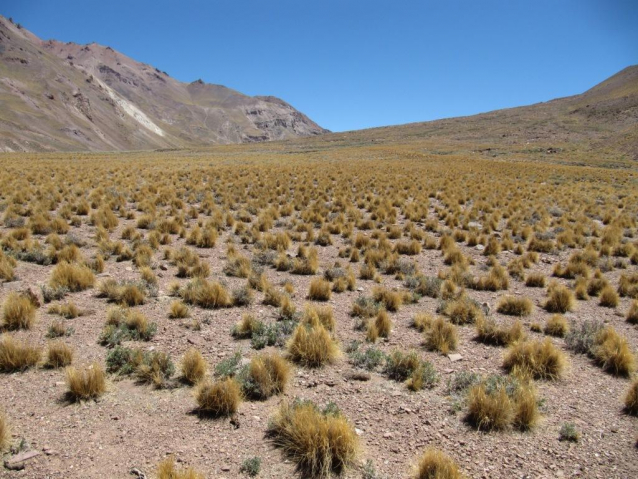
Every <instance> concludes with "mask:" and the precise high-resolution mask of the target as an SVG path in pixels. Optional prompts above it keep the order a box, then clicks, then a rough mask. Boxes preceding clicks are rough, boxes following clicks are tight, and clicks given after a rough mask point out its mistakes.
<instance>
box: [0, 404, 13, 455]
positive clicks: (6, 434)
mask: <svg viewBox="0 0 638 479" xmlns="http://www.w3.org/2000/svg"><path fill="white" fill-rule="evenodd" d="M10 442H11V429H10V427H9V420H8V419H7V416H6V414H5V413H4V411H2V410H0V453H2V452H3V451H4V450H5V449H8V448H9V443H10Z"/></svg>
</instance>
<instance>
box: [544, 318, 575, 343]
mask: <svg viewBox="0 0 638 479" xmlns="http://www.w3.org/2000/svg"><path fill="white" fill-rule="evenodd" d="M568 332H569V324H567V320H566V319H565V316H563V315H560V314H554V315H552V316H551V317H550V318H549V319H548V320H547V322H546V323H545V334H549V335H550V336H557V337H559V338H563V337H565V335H567V333H568Z"/></svg>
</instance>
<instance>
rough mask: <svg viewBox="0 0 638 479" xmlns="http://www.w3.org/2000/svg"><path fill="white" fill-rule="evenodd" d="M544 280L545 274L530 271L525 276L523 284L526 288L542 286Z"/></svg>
mask: <svg viewBox="0 0 638 479" xmlns="http://www.w3.org/2000/svg"><path fill="white" fill-rule="evenodd" d="M546 282H547V281H546V279H545V275H544V274H542V273H530V274H528V275H527V277H526V278H525V286H527V287H528V288H544V287H545V284H546Z"/></svg>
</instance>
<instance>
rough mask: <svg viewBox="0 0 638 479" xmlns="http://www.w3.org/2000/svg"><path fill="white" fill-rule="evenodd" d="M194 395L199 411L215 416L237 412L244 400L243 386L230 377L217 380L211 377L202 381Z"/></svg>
mask: <svg viewBox="0 0 638 479" xmlns="http://www.w3.org/2000/svg"><path fill="white" fill-rule="evenodd" d="M194 395H195V400H196V401H197V405H198V412H199V413H200V414H204V415H211V416H213V417H221V416H230V415H231V414H235V413H236V412H237V409H238V408H239V404H240V403H241V400H242V392H241V386H240V385H239V383H238V382H237V380H235V379H234V378H230V377H227V378H225V379H222V380H219V381H215V382H213V381H212V380H210V379H205V380H203V381H200V382H199V384H198V385H197V387H196V388H195V392H194Z"/></svg>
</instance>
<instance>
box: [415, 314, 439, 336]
mask: <svg viewBox="0 0 638 479" xmlns="http://www.w3.org/2000/svg"><path fill="white" fill-rule="evenodd" d="M435 319H436V318H435V317H434V315H433V314H431V313H425V312H423V313H416V314H415V315H414V318H413V319H412V326H413V327H414V328H415V329H416V330H417V331H419V332H421V333H422V332H424V331H427V330H428V328H429V327H430V325H431V324H432V323H433V322H434V320H435Z"/></svg>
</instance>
